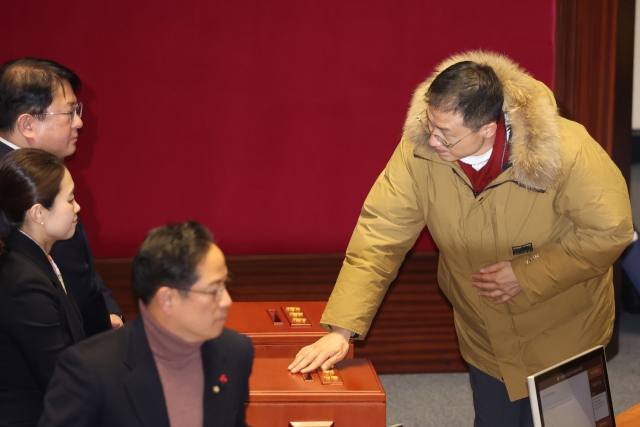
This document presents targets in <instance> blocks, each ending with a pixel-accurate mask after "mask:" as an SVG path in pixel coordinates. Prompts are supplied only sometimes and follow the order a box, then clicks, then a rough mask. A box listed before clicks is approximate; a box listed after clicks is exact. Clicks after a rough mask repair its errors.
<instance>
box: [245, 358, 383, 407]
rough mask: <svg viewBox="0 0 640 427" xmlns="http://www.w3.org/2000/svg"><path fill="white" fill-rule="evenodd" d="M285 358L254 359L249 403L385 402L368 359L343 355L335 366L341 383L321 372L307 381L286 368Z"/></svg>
mask: <svg viewBox="0 0 640 427" xmlns="http://www.w3.org/2000/svg"><path fill="white" fill-rule="evenodd" d="M291 361H292V360H291V359H290V358H286V359H280V358H275V359H254V361H253V372H252V374H251V377H250V378H249V403H257V402H269V403H272V402H335V403H340V402H385V401H386V394H385V392H384V389H383V388H382V384H381V383H380V380H379V379H378V375H377V374H376V371H375V369H374V368H373V365H372V364H371V362H370V361H369V360H367V359H344V360H342V361H340V362H338V363H337V364H336V366H335V368H336V370H337V372H338V373H339V376H340V379H341V382H342V384H323V382H322V380H321V378H320V375H321V373H319V372H313V373H312V374H311V378H312V381H307V380H305V379H304V378H303V375H302V374H300V373H297V374H292V373H291V372H289V371H288V370H287V366H289V364H290V363H291Z"/></svg>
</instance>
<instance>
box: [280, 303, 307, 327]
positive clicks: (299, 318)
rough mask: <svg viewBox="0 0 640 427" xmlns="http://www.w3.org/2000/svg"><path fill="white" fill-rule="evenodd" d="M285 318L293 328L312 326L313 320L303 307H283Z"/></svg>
mask: <svg viewBox="0 0 640 427" xmlns="http://www.w3.org/2000/svg"><path fill="white" fill-rule="evenodd" d="M281 309H282V312H283V313H284V314H285V318H286V319H287V321H288V322H289V324H290V325H291V326H292V327H300V326H311V320H310V319H309V316H307V313H305V311H304V310H303V309H302V308H301V307H295V306H286V307H281Z"/></svg>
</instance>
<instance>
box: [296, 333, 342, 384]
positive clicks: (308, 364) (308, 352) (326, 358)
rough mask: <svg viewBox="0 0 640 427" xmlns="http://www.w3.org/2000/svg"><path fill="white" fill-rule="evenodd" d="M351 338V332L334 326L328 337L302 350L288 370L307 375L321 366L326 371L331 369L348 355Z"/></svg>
mask: <svg viewBox="0 0 640 427" xmlns="http://www.w3.org/2000/svg"><path fill="white" fill-rule="evenodd" d="M350 337H351V332H349V331H348V330H346V329H343V328H339V327H337V326H334V327H333V328H332V331H331V332H329V333H328V334H327V335H325V336H324V337H322V338H320V339H319V340H318V341H316V342H315V343H313V344H311V345H308V346H306V347H304V348H303V349H302V350H300V351H299V352H298V354H297V355H296V358H295V359H294V360H293V362H292V363H291V365H289V367H288V369H289V370H290V371H291V372H292V373H297V372H302V373H307V372H311V371H313V370H315V369H317V368H318V367H319V366H321V365H322V369H325V370H326V369H329V368H331V367H332V366H333V365H334V364H336V363H338V362H339V361H341V360H342V359H344V357H345V356H346V355H347V352H348V351H349V338H350Z"/></svg>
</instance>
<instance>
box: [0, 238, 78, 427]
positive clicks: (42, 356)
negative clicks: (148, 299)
mask: <svg viewBox="0 0 640 427" xmlns="http://www.w3.org/2000/svg"><path fill="white" fill-rule="evenodd" d="M7 243H8V244H9V248H10V250H9V252H8V253H7V254H5V255H4V256H3V257H2V258H1V260H0V426H7V425H11V426H35V425H36V423H37V422H38V418H39V415H40V414H41V413H42V407H43V400H44V393H45V391H46V389H47V386H48V384H49V381H50V380H51V376H52V375H53V371H54V368H55V365H56V362H57V360H58V356H59V355H60V353H61V352H62V350H63V349H64V348H66V347H68V346H70V345H71V344H74V343H76V342H78V341H80V340H82V339H83V338H84V331H83V328H82V317H81V315H80V311H79V310H78V307H77V305H76V304H75V302H74V301H73V297H72V296H71V295H66V294H65V292H64V290H63V288H62V285H61V284H60V282H59V281H58V278H57V276H56V274H55V272H54V271H53V268H52V267H51V264H50V263H49V261H48V260H47V257H46V255H45V254H44V252H43V251H42V249H40V248H39V247H38V245H36V244H35V243H34V242H32V241H31V240H30V239H29V238H28V237H26V236H24V235H22V234H21V233H20V232H18V231H17V230H13V231H12V232H11V234H10V235H9V237H8V239H7Z"/></svg>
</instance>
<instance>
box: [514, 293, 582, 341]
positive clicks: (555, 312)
mask: <svg viewBox="0 0 640 427" xmlns="http://www.w3.org/2000/svg"><path fill="white" fill-rule="evenodd" d="M593 306H594V303H593V301H592V300H591V297H590V296H589V294H588V293H587V291H586V289H585V287H584V284H583V283H578V284H577V285H573V286H572V287H570V288H569V289H567V290H566V291H564V292H562V293H560V294H558V295H556V296H554V297H552V298H549V299H548V300H546V301H544V302H541V303H538V304H534V305H531V304H529V301H528V300H527V297H526V296H525V295H524V293H523V292H520V293H519V294H518V295H516V297H515V298H513V299H512V300H511V301H509V302H508V303H507V307H508V309H509V312H510V314H511V318H512V319H513V327H514V329H515V332H516V334H517V335H518V336H519V337H521V338H524V339H525V340H530V339H532V338H533V337H535V336H537V335H539V334H544V333H550V332H552V331H553V330H554V329H555V328H556V327H558V326H559V325H562V324H564V323H567V322H569V321H570V320H571V319H573V318H574V317H576V316H578V315H580V314H581V313H583V312H585V311H586V310H589V309H590V308H592V307H593Z"/></svg>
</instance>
